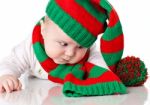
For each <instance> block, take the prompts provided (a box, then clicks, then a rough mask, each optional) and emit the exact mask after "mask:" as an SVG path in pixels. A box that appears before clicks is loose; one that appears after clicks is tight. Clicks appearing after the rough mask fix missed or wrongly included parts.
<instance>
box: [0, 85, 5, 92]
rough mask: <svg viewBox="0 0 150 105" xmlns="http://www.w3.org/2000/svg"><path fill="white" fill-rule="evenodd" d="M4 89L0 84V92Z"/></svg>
mask: <svg viewBox="0 0 150 105" xmlns="http://www.w3.org/2000/svg"><path fill="white" fill-rule="evenodd" d="M4 91H5V89H4V88H3V86H2V85H0V93H3V92H4Z"/></svg>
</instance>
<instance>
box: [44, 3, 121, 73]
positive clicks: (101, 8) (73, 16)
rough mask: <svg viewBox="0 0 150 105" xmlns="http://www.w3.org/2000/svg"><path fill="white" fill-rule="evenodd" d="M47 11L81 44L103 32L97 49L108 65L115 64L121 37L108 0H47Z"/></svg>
mask: <svg viewBox="0 0 150 105" xmlns="http://www.w3.org/2000/svg"><path fill="white" fill-rule="evenodd" d="M46 14H47V15H48V17H49V18H50V19H51V20H52V21H53V22H55V23H56V24H57V25H58V26H59V27H60V28H61V29H62V30H63V31H64V32H65V33H66V34H67V35H68V36H69V37H71V38H72V39H73V40H74V41H76V42H77V43H79V44H80V45H81V46H83V47H87V48H89V47H90V46H91V45H92V44H93V43H94V42H95V41H96V39H97V37H98V35H101V34H102V36H101V39H100V51H101V53H102V56H103V58H104V60H105V62H106V64H107V65H108V67H109V68H110V69H111V70H113V69H114V68H115V65H116V63H117V62H118V61H119V60H120V59H121V57H122V53H123V47H124V38H123V32H122V27H121V23H120V20H119V18H118V15H117V13H116V11H115V10H114V8H113V7H112V6H111V5H110V3H108V1H107V0H50V1H49V3H48V5H47V8H46Z"/></svg>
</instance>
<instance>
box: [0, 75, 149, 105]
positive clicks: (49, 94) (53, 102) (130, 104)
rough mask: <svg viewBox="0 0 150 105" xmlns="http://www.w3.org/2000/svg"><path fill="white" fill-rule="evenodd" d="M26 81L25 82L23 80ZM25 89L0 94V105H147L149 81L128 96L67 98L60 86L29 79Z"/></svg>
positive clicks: (132, 88)
mask: <svg viewBox="0 0 150 105" xmlns="http://www.w3.org/2000/svg"><path fill="white" fill-rule="evenodd" d="M25 81H27V80H25ZM25 85H26V86H25V87H26V88H25V89H23V90H21V91H17V92H13V93H3V94H0V105H149V103H150V97H149V94H150V90H149V87H150V80H148V81H147V82H146V83H145V85H144V86H140V87H130V88H128V94H125V95H109V96H97V97H80V98H68V97H65V96H64V95H63V94H62V90H61V89H62V86H61V85H59V84H53V83H51V82H50V81H48V80H40V79H37V78H30V79H29V83H27V82H26V84H25Z"/></svg>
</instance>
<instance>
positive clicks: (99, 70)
mask: <svg viewBox="0 0 150 105" xmlns="http://www.w3.org/2000/svg"><path fill="white" fill-rule="evenodd" d="M107 19H108V20H109V22H108V23H107V22H106V21H107ZM102 33H103V35H102V37H101V41H100V52H101V53H100V52H99V51H97V50H95V45H94V42H95V41H96V39H97V37H98V35H100V34H102ZM122 53H123V32H122V28H121V24H120V21H119V18H118V15H117V13H116V11H115V10H114V8H113V7H112V6H111V5H110V4H109V3H108V2H107V1H106V0H50V1H49V3H48V5H47V7H46V16H44V17H43V18H42V19H41V20H40V21H39V22H38V23H37V24H36V26H35V27H34V29H33V34H32V35H31V36H29V38H28V39H26V40H24V41H23V42H22V43H21V44H19V45H18V46H16V47H15V48H14V49H13V51H12V54H11V55H10V56H8V57H6V58H5V59H4V60H3V61H2V62H1V64H0V92H1V93H2V92H5V91H6V92H12V91H15V90H20V89H21V87H22V84H21V82H20V81H19V80H18V78H19V77H20V75H21V74H23V73H24V72H25V71H29V73H30V74H31V75H34V76H36V77H39V78H43V79H49V80H50V81H52V82H55V83H61V84H63V93H64V94H65V95H66V96H75V97H78V96H92V95H110V94H116V93H120V94H124V93H126V87H125V86H124V84H123V83H122V82H121V80H120V79H119V78H118V77H117V75H115V74H114V73H113V72H112V71H111V70H114V69H115V67H116V63H117V62H118V61H119V60H120V59H121V57H122Z"/></svg>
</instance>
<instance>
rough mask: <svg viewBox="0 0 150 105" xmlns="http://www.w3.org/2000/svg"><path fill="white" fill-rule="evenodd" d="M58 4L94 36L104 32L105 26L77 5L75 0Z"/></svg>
mask: <svg viewBox="0 0 150 105" xmlns="http://www.w3.org/2000/svg"><path fill="white" fill-rule="evenodd" d="M56 3H57V4H58V5H59V6H60V7H61V8H62V9H63V10H64V11H65V12H67V13H68V14H70V16H71V17H73V18H74V19H75V20H76V21H78V22H79V23H80V24H81V25H82V26H83V27H85V28H86V29H87V30H88V31H89V32H90V33H92V34H93V35H94V36H97V35H98V34H99V33H102V32H104V27H103V24H102V23H100V22H99V21H98V20H97V19H96V18H95V17H93V16H92V15H91V14H90V13H89V12H88V11H86V10H85V8H83V7H82V6H80V5H79V4H78V3H76V2H75V0H63V1H62V0H56Z"/></svg>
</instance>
